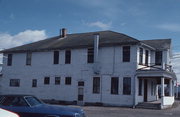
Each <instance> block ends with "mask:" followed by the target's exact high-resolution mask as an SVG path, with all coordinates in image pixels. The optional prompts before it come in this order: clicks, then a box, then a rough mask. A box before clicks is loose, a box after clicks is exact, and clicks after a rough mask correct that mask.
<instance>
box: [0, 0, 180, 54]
mask: <svg viewBox="0 0 180 117" xmlns="http://www.w3.org/2000/svg"><path fill="white" fill-rule="evenodd" d="M63 27H65V28H67V29H68V33H81V32H91V31H99V30H113V31H117V32H121V33H125V34H127V35H129V36H132V37H135V38H137V39H140V40H146V39H157V38H171V39H172V41H173V47H174V48H173V50H174V51H175V52H180V40H179V39H180V0H0V33H8V34H10V35H16V34H18V33H20V32H23V31H25V30H45V31H46V33H47V36H48V37H51V36H56V35H58V34H59V29H60V28H63Z"/></svg>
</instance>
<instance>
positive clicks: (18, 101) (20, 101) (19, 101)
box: [1, 97, 28, 106]
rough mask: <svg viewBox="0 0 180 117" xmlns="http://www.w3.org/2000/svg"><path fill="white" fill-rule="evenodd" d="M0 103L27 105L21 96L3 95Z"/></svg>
mask: <svg viewBox="0 0 180 117" xmlns="http://www.w3.org/2000/svg"><path fill="white" fill-rule="evenodd" d="M1 105H3V106H28V104H27V103H26V101H25V100H24V99H23V98H21V97H5V98H4V100H2V102H1Z"/></svg>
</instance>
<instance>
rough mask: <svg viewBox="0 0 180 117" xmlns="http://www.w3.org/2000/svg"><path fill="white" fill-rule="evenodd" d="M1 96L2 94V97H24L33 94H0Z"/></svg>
mask: <svg viewBox="0 0 180 117" xmlns="http://www.w3.org/2000/svg"><path fill="white" fill-rule="evenodd" d="M1 96H4V97H25V96H33V95H26V94H5V95H0V97H1ZM33 97H34V96H33Z"/></svg>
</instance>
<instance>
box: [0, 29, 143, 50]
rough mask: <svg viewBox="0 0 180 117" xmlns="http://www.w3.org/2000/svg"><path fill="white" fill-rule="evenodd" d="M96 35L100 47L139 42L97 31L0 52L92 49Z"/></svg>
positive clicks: (124, 36)
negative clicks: (96, 35) (98, 37)
mask: <svg viewBox="0 0 180 117" xmlns="http://www.w3.org/2000/svg"><path fill="white" fill-rule="evenodd" d="M97 33H98V34H99V35H100V42H99V45H100V46H112V45H123V44H137V43H139V42H140V41H139V40H137V39H135V38H133V37H130V36H127V35H125V34H122V33H117V32H113V31H98V32H88V33H76V34H67V36H66V37H65V38H60V36H56V37H52V38H48V39H45V40H41V41H38V42H34V43H30V44H26V45H22V46H18V47H14V48H10V49H6V50H3V51H0V52H1V53H10V52H25V51H47V50H54V49H71V48H84V47H92V46H93V40H94V34H97Z"/></svg>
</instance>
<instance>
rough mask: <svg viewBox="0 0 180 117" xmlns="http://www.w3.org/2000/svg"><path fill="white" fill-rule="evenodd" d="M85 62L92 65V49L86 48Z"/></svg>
mask: <svg viewBox="0 0 180 117" xmlns="http://www.w3.org/2000/svg"><path fill="white" fill-rule="evenodd" d="M87 62H88V63H93V62H94V48H88V52H87Z"/></svg>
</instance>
